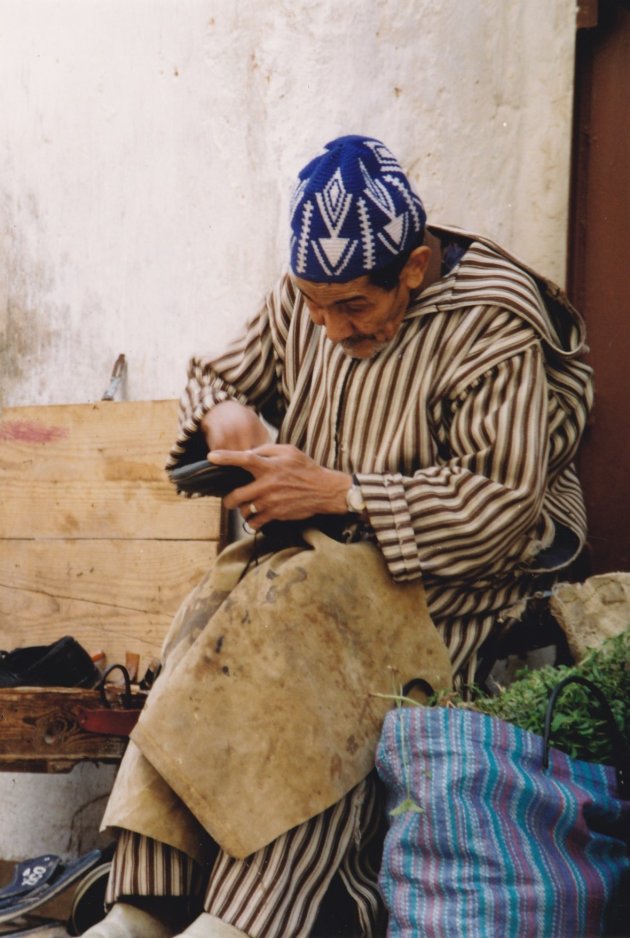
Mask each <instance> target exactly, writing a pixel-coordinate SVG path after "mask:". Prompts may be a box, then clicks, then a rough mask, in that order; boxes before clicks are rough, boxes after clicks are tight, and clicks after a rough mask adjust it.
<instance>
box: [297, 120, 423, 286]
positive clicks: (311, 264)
mask: <svg viewBox="0 0 630 938" xmlns="http://www.w3.org/2000/svg"><path fill="white" fill-rule="evenodd" d="M425 223H426V213H425V211H424V207H423V205H422V202H421V201H420V199H419V198H418V196H417V195H416V193H415V192H414V191H413V189H412V188H411V186H410V184H409V180H408V179H407V177H406V176H405V174H404V173H403V171H402V169H401V167H400V164H399V163H398V160H397V159H396V157H395V156H394V155H393V154H392V153H391V152H390V150H388V149H387V147H386V146H385V145H384V144H383V143H381V142H380V141H379V140H374V139H373V138H371V137H360V136H355V135H353V136H347V137H338V138H337V139H336V140H333V141H331V142H330V143H327V144H326V146H325V147H324V149H323V150H322V151H321V152H320V153H318V154H317V156H315V157H314V158H313V159H312V160H311V161H310V163H308V164H307V165H306V166H305V167H304V169H303V170H302V172H301V173H300V174H299V177H298V184H297V186H296V189H295V192H294V193H293V198H292V200H291V231H292V235H291V270H292V272H293V273H294V274H295V276H296V277H300V278H302V279H303V280H311V281H314V282H316V283H322V282H335V283H344V282H345V281H347V280H354V279H355V278H356V277H362V276H363V275H364V274H367V273H369V272H370V271H371V270H378V269H379V268H381V267H385V266H386V265H387V264H389V263H391V262H392V261H393V260H394V259H395V258H396V256H397V255H399V254H402V253H404V252H405V251H409V250H411V249H412V248H414V247H415V246H416V245H417V244H418V243H419V242H420V240H421V237H422V235H423V233H424V226H425Z"/></svg>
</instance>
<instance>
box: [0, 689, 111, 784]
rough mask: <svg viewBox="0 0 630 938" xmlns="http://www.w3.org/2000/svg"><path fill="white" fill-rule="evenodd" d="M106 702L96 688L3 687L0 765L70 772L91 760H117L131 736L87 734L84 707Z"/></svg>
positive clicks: (8, 768)
mask: <svg viewBox="0 0 630 938" xmlns="http://www.w3.org/2000/svg"><path fill="white" fill-rule="evenodd" d="M100 707H102V703H101V701H100V697H99V694H98V693H97V692H96V691H89V690H85V691H81V690H74V689H73V690H70V689H63V688H60V689H55V690H49V689H47V688H37V689H35V688H29V689H25V688H15V689H10V690H9V689H6V688H2V689H0V725H1V726H2V732H1V733H0V769H2V770H4V771H8V770H12V771H23V770H27V771H56V772H58V771H68V770H69V769H71V768H72V767H73V766H74V765H76V763H77V762H79V761H82V760H85V759H92V760H95V761H99V762H118V760H119V759H120V757H121V755H122V753H123V752H124V750H125V746H126V744H127V740H126V739H124V738H121V737H117V736H101V735H99V734H95V733H86V732H85V730H84V729H83V728H82V726H81V724H80V717H81V711H82V710H92V709H98V708H100Z"/></svg>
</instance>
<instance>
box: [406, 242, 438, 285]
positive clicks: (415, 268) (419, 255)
mask: <svg viewBox="0 0 630 938" xmlns="http://www.w3.org/2000/svg"><path fill="white" fill-rule="evenodd" d="M430 260H431V248H430V247H427V245H426V244H423V245H421V246H420V247H417V248H414V249H413V251H412V252H411V254H410V255H409V257H408V259H407V263H406V264H405V266H404V267H403V269H402V271H401V272H400V280H401V282H402V283H403V285H404V286H406V287H407V289H408V290H417V289H418V287H420V286H421V285H422V281H423V280H424V277H425V274H426V272H427V268H428V266H429V261H430Z"/></svg>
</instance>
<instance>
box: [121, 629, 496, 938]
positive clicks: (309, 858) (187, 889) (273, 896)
mask: <svg viewBox="0 0 630 938" xmlns="http://www.w3.org/2000/svg"><path fill="white" fill-rule="evenodd" d="M491 622H492V620H491V619H489V618H485V619H482V618H480V619H479V620H477V622H475V623H474V625H475V626H476V627H475V628H471V627H470V625H469V628H468V629H467V630H466V631H464V630H460V629H452V630H448V631H446V632H445V633H443V638H444V640H445V641H446V644H447V647H448V648H449V652H450V654H451V660H452V661H453V670H454V672H455V684H456V685H459V686H462V685H466V684H467V683H470V682H472V676H473V674H474V668H475V664H476V657H477V656H476V652H477V649H478V648H479V647H480V645H481V644H482V643H483V640H484V639H485V638H486V637H487V635H488V633H489V631H490V626H491ZM383 803H384V795H383V793H382V791H381V786H380V783H379V781H378V779H377V777H376V773H375V772H373V773H372V774H371V775H369V776H368V777H367V778H366V779H364V781H362V782H361V783H360V784H359V785H357V786H356V787H355V788H353V789H352V790H351V791H350V792H348V794H347V795H345V797H343V798H342V799H341V800H340V801H338V802H337V803H336V804H334V805H332V806H331V807H330V808H328V809H327V810H326V811H324V812H322V813H321V814H318V815H316V816H315V817H314V818H311V819H310V820H308V821H305V822H304V823H303V824H300V825H298V826H297V827H294V828H293V829H292V830H290V831H287V832H286V833H285V834H283V835H282V836H280V837H278V838H277V839H276V840H274V841H272V843H270V844H268V845H267V846H266V847H264V848H263V849H262V850H259V851H257V852H256V853H254V854H252V855H251V856H249V857H246V858H245V859H242V860H237V859H234V858H233V857H230V856H228V854H226V853H225V852H223V851H222V850H218V848H217V853H216V858H215V860H214V862H213V863H212V864H211V865H210V866H209V867H208V868H203V867H201V866H200V865H199V864H198V863H196V862H195V861H194V860H193V859H191V857H189V856H187V855H186V854H184V853H182V852H181V851H179V850H176V849H175V848H173V847H169V846H167V845H166V844H163V843H159V842H158V841H155V840H151V839H150V838H148V837H145V836H143V835H141V834H136V833H133V832H131V831H128V830H121V832H120V837H119V840H118V843H117V846H116V851H115V854H114V859H113V862H112V870H111V874H110V878H109V883H108V887H107V894H106V904H107V905H111V904H112V903H114V902H116V901H117V900H118V899H120V898H124V897H125V896H186V897H198V898H199V899H200V900H201V902H202V907H203V910H204V911H205V912H208V913H210V914H211V915H214V916H216V917H217V918H219V919H221V920H222V921H223V922H226V923H227V924H229V925H232V926H234V927H235V928H238V929H240V930H241V931H243V932H244V933H245V934H246V935H248V936H250V938H307V936H309V935H312V934H314V933H313V927H314V926H315V925H316V921H317V917H318V913H319V912H320V908H321V906H322V900H323V899H324V896H325V894H326V892H327V890H328V889H329V887H330V885H331V883H332V881H333V878H335V877H338V879H339V880H340V881H341V882H342V884H343V887H344V888H345V890H346V892H347V894H348V895H349V896H350V897H351V899H352V900H353V902H354V905H355V906H356V913H355V922H356V925H355V928H354V929H353V930H352V931H353V934H360V935H362V936H365V938H378V936H381V935H384V934H385V930H386V915H385V910H384V906H383V903H382V899H381V896H380V892H379V889H378V866H379V862H380V852H381V848H382V841H383V836H384V827H383V825H384V811H383ZM261 810H264V805H261ZM323 934H324V935H325V934H326V933H323ZM328 934H329V932H328Z"/></svg>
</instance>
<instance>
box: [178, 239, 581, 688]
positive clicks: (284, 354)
mask: <svg viewBox="0 0 630 938" xmlns="http://www.w3.org/2000/svg"><path fill="white" fill-rule="evenodd" d="M431 231H432V232H433V233H434V234H436V235H437V236H438V237H441V238H442V239H444V238H449V237H451V238H456V239H457V238H465V239H466V243H467V245H468V249H467V250H466V252H465V254H464V256H463V258H462V259H461V261H460V262H459V263H458V264H457V265H456V266H455V267H454V268H453V269H452V270H451V271H450V272H449V273H448V274H447V275H446V276H444V277H443V278H442V279H441V280H439V281H437V282H436V283H434V284H432V285H431V286H429V287H428V288H427V289H426V290H424V291H422V292H421V293H420V295H419V296H418V297H417V299H415V300H414V301H412V303H411V305H410V306H409V309H408V310H407V312H406V315H405V317H404V319H403V321H402V323H401V325H400V328H399V330H398V332H397V334H396V336H395V337H394V339H393V340H392V341H391V342H390V343H389V345H388V346H387V347H386V348H384V349H383V350H382V351H380V352H379V353H378V355H377V356H375V357H374V358H371V359H368V360H361V359H352V358H349V357H348V356H347V355H346V354H345V353H344V352H343V351H342V349H341V348H340V347H339V346H335V345H333V344H332V343H331V342H330V341H329V340H328V339H327V338H326V334H325V330H324V329H323V328H321V327H318V326H315V325H314V324H313V323H312V322H311V320H310V317H309V315H308V312H307V309H306V306H305V303H304V298H303V296H302V295H301V294H300V292H299V291H298V290H297V289H296V288H295V286H294V285H293V283H292V280H291V278H290V276H289V275H287V274H285V275H284V276H283V277H281V279H280V280H279V282H278V283H277V285H276V287H275V289H274V290H273V291H272V292H271V293H270V294H269V295H268V296H267V297H266V299H265V301H264V302H263V304H262V305H261V307H260V309H259V310H258V312H257V313H256V315H255V316H253V317H252V318H251V319H250V320H249V321H248V322H247V324H246V326H245V329H244V331H243V333H242V335H241V336H240V338H238V339H237V340H235V341H234V342H233V343H232V344H231V345H230V346H229V348H228V349H227V351H226V352H225V354H223V355H221V356H219V357H215V358H204V357H195V358H193V359H192V360H191V362H190V366H189V372H188V383H187V386H186V389H185V391H184V394H183V395H182V398H181V402H180V433H179V436H178V439H177V441H176V443H175V445H174V446H173V449H172V451H171V454H170V457H169V462H168V467H169V468H170V467H173V466H175V465H179V464H182V463H185V462H190V461H191V460H193V459H196V458H203V457H204V456H205V451H206V448H207V447H206V446H205V443H204V441H203V438H202V436H201V433H200V431H199V420H200V419H201V417H202V416H203V414H204V413H205V412H206V411H207V410H208V409H210V408H211V407H213V406H214V405H215V404H217V403H219V402H221V401H224V400H228V399H234V400H237V401H239V402H240V403H242V404H246V405H250V406H252V407H254V408H255V409H256V410H257V411H258V412H259V413H260V414H261V415H263V416H264V417H265V418H266V419H267V420H268V421H269V422H270V423H271V424H273V425H274V426H275V427H276V428H277V430H278V442H279V443H292V444H294V445H295V446H297V447H298V448H299V449H301V450H303V451H304V452H305V453H306V454H308V455H309V456H311V457H312V458H313V459H315V460H316V461H317V462H318V463H320V464H321V465H323V466H326V467H328V468H331V469H340V470H343V471H346V472H349V473H354V474H355V475H356V476H357V478H358V481H359V484H360V487H361V491H362V495H363V498H364V501H365V504H366V506H367V512H368V515H369V522H370V525H371V528H372V529H373V532H374V536H375V538H376V540H377V542H378V545H379V547H380V549H381V551H382V553H383V556H384V558H385V561H386V563H387V566H388V569H389V571H390V573H391V576H392V577H393V579H394V580H395V581H404V580H410V579H414V578H418V577H422V579H423V583H424V586H425V589H426V593H427V599H428V602H429V608H430V610H431V614H432V616H433V619H434V621H435V623H436V625H437V626H438V628H439V629H440V630H441V632H442V634H443V636H444V638H445V641H446V643H447V646H448V647H449V651H450V653H451V657H452V660H453V665H454V670H455V671H457V670H458V669H459V668H460V667H461V666H462V665H463V664H464V663H465V662H466V661H468V662H474V655H473V654H472V653H473V652H474V651H475V650H476V649H477V648H478V647H479V646H480V644H481V643H482V642H483V640H484V639H485V637H486V636H487V635H488V634H489V631H490V630H491V628H492V625H493V623H494V622H495V621H496V618H497V616H498V615H499V614H500V613H501V611H502V610H505V609H506V608H508V607H509V606H511V605H512V604H514V603H515V602H516V601H518V600H519V599H520V598H522V597H523V596H525V595H527V594H528V593H529V592H530V591H532V590H535V589H537V588H539V587H540V586H541V585H542V584H546V583H547V582H548V576H549V574H552V575H553V574H555V573H557V572H558V571H561V570H562V569H563V568H564V567H566V566H567V565H568V564H569V563H570V562H571V560H572V559H573V558H574V557H575V556H576V555H577V554H578V553H579V551H580V550H581V548H582V546H583V544H584V540H585V534H586V518H585V511H584V503H583V499H582V493H581V490H580V485H579V482H578V480H577V476H576V473H575V469H574V466H573V460H574V457H575V453H576V449H577V446H578V443H579V440H580V437H581V435H582V432H583V430H584V426H585V423H586V420H587V416H588V412H589V409H590V406H591V403H592V387H591V370H590V368H589V367H588V366H587V365H586V364H585V363H584V362H583V360H582V356H583V354H584V352H585V350H586V349H585V345H584V326H583V322H582V320H581V318H580V316H579V314H578V313H577V312H576V311H575V310H574V309H573V308H572V307H571V306H570V304H569V303H568V302H567V300H566V298H565V297H564V296H563V294H562V293H561V291H560V290H559V289H558V288H557V287H555V286H554V285H553V284H551V283H550V282H549V281H546V280H544V279H543V278H541V277H539V276H538V275H537V274H535V273H534V272H533V271H531V270H529V269H527V268H525V267H524V266H523V265H522V264H520V263H519V262H517V261H516V260H515V259H514V258H511V257H510V256H509V255H507V254H506V253H505V252H504V251H502V250H501V249H500V248H498V247H497V246H496V245H494V244H492V242H489V241H487V240H485V239H482V238H479V237H478V236H475V235H470V234H467V233H465V232H460V231H459V230H458V229H440V228H435V227H432V228H431ZM543 577H545V579H543ZM470 677H471V673H470V669H469V671H468V672H467V674H466V679H469V678H470Z"/></svg>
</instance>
